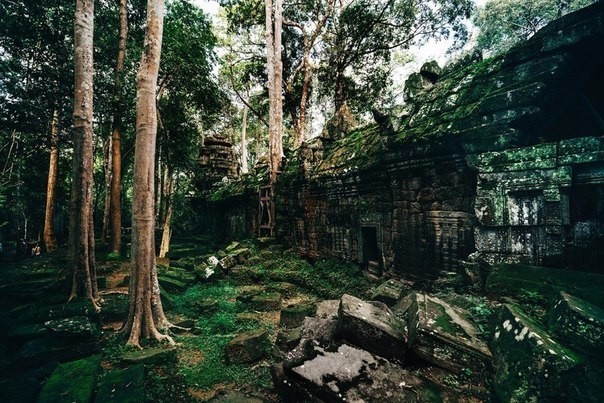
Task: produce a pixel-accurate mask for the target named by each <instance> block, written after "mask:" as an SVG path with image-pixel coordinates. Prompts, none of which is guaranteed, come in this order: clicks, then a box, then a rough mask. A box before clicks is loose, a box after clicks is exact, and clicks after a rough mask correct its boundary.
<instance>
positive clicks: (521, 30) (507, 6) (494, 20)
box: [474, 0, 594, 54]
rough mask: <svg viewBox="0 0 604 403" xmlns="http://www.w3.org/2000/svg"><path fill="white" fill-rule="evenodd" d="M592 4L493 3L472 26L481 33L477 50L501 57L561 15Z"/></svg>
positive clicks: (585, 0) (587, 0) (584, 0)
mask: <svg viewBox="0 0 604 403" xmlns="http://www.w3.org/2000/svg"><path fill="white" fill-rule="evenodd" d="M593 2H594V0H574V1H568V2H563V1H558V0H535V1H523V0H492V1H489V2H487V3H486V4H485V5H484V6H483V7H481V8H480V9H479V10H478V13H476V16H475V18H474V23H475V24H476V26H477V27H478V28H479V29H480V31H479V34H478V38H477V47H478V48H479V49H481V50H484V51H486V52H487V53H488V54H494V53H500V52H503V51H505V50H507V49H509V48H511V47H512V46H513V45H515V44H516V43H518V42H521V41H523V40H526V39H528V38H530V37H531V36H532V35H534V34H535V33H536V32H537V31H538V30H539V29H540V28H542V27H544V26H545V25H546V24H547V23H549V22H550V21H552V20H554V19H556V18H558V17H560V16H561V15H562V14H563V13H565V12H568V11H574V10H577V9H579V8H582V7H585V6H587V5H589V4H591V3H593Z"/></svg>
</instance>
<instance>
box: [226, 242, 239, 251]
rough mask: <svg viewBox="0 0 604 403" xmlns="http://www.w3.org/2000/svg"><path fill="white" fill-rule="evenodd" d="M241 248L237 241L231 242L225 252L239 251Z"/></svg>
mask: <svg viewBox="0 0 604 403" xmlns="http://www.w3.org/2000/svg"><path fill="white" fill-rule="evenodd" d="M240 247H241V244H240V243H239V242H237V241H233V242H231V243H230V244H229V245H228V246H227V247H226V248H225V249H226V251H227V252H231V251H234V250H236V249H239V248H240Z"/></svg>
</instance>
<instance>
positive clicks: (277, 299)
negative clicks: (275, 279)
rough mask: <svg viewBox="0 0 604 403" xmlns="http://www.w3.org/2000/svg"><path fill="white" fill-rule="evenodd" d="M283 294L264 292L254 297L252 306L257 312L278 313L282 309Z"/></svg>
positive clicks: (251, 302)
mask: <svg viewBox="0 0 604 403" xmlns="http://www.w3.org/2000/svg"><path fill="white" fill-rule="evenodd" d="M281 301H282V298H281V294H279V293H277V292H263V293H261V294H258V295H255V296H253V297H252V299H251V301H250V304H251V305H252V309H254V310H256V311H263V312H269V311H278V310H280V309H281Z"/></svg>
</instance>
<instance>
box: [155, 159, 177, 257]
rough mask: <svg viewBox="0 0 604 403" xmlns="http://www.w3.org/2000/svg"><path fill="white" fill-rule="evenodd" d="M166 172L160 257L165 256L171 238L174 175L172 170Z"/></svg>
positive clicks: (168, 249)
mask: <svg viewBox="0 0 604 403" xmlns="http://www.w3.org/2000/svg"><path fill="white" fill-rule="evenodd" d="M170 171H171V170H170ZM166 174H167V175H166V176H168V175H169V176H168V177H167V178H166V180H167V181H168V189H167V191H166V194H165V195H164V196H165V197H164V202H165V205H164V210H165V215H164V217H162V221H163V222H162V236H161V245H160V247H159V255H158V256H159V257H160V258H164V257H166V254H167V253H168V252H169V251H170V239H171V238H172V214H173V213H174V204H173V198H174V175H173V174H172V172H169V173H168V172H167V173H166Z"/></svg>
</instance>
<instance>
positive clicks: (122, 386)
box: [95, 364, 145, 403]
mask: <svg viewBox="0 0 604 403" xmlns="http://www.w3.org/2000/svg"><path fill="white" fill-rule="evenodd" d="M144 383H145V368H144V365H143V364H137V365H133V366H131V367H128V368H126V369H123V370H115V371H110V372H107V373H106V374H104V375H103V377H102V378H101V381H100V382H99V388H98V392H97V394H96V398H95V402H98V403H108V402H115V403H138V402H143V401H145V389H144Z"/></svg>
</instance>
